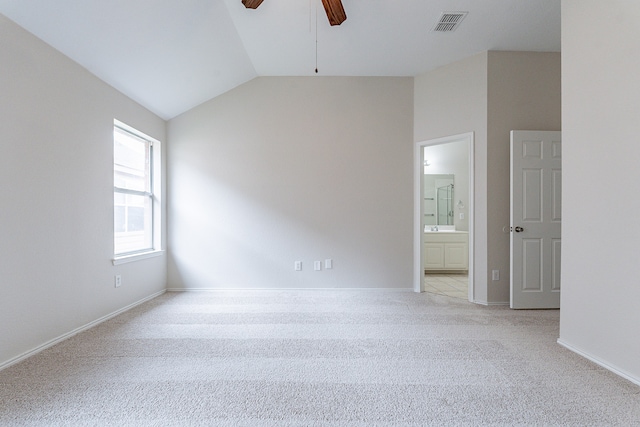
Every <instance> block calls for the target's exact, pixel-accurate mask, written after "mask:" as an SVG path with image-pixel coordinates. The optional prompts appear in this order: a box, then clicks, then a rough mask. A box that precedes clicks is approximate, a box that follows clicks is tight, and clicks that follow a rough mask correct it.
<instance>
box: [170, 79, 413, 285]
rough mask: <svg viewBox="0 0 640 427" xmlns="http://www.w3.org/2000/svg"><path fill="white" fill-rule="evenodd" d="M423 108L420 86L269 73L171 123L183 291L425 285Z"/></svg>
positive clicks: (175, 268) (173, 235)
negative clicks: (419, 168) (416, 154)
mask: <svg viewBox="0 0 640 427" xmlns="http://www.w3.org/2000/svg"><path fill="white" fill-rule="evenodd" d="M412 105H413V79H412V78H360V77H299V78H297V77H296V78H293V77H262V78H257V79H254V80H252V81H250V82H248V83H246V84H244V85H242V86H240V87H238V88H236V89H234V90H232V91H230V92H228V93H226V94H224V95H222V96H220V97H217V98H215V99H213V100H211V101H208V102H206V103H205V104H203V105H201V106H199V107H197V108H195V109H193V110H191V111H189V112H187V113H185V114H183V115H181V116H179V117H177V118H175V119H173V120H171V121H170V122H169V127H168V132H169V140H170V145H169V147H168V151H169V152H168V158H169V163H168V192H169V206H170V210H169V230H170V235H169V253H170V261H169V287H170V288H179V289H184V288H188V289H193V288H292V287H300V288H310V287H341V288H345V287H374V288H375V287H379V288H380V287H389V288H393V287H396V288H397V287H400V288H411V287H412V257H413V255H412V250H413V237H412V221H413V163H412V162H413V147H412V138H411V132H412V129H413V124H412ZM328 258H330V259H333V262H334V263H333V267H334V268H333V269H331V270H324V269H323V270H322V271H321V272H316V271H313V268H312V263H313V261H315V260H324V259H328ZM297 260H300V261H302V262H303V270H302V271H301V272H296V271H294V268H293V267H294V262H295V261H297Z"/></svg>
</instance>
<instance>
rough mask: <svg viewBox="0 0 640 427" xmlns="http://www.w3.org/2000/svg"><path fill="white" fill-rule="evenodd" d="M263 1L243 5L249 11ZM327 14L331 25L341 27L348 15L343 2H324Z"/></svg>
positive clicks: (337, 0)
mask: <svg viewBox="0 0 640 427" xmlns="http://www.w3.org/2000/svg"><path fill="white" fill-rule="evenodd" d="M262 1H263V0H242V4H243V5H244V6H245V7H246V8H247V9H257V8H258V6H260V4H262ZM322 5H323V6H324V10H325V12H327V18H329V24H331V25H340V24H342V23H343V22H344V21H345V20H346V19H347V14H346V13H345V12H344V7H342V0H322Z"/></svg>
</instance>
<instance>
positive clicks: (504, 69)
mask: <svg viewBox="0 0 640 427" xmlns="http://www.w3.org/2000/svg"><path fill="white" fill-rule="evenodd" d="M414 98H415V111H414V122H415V132H414V141H416V142H417V143H419V142H421V141H425V140H429V139H434V138H439V137H444V136H449V135H455V134H461V133H465V132H474V141H475V150H474V167H475V174H474V185H475V189H474V192H473V194H474V203H475V218H474V222H475V224H474V225H475V227H474V233H475V236H474V237H475V241H474V270H473V271H474V272H473V274H474V286H475V293H474V299H475V300H476V301H477V302H480V303H486V304H501V303H508V301H509V251H510V250H509V234H507V233H504V232H503V231H502V229H503V227H504V226H508V225H509V197H510V196H509V193H510V190H509V182H510V177H509V153H510V148H509V132H510V131H511V130H514V129H515V130H559V129H560V107H561V105H560V54H559V53H537V52H493V51H491V52H485V53H482V54H479V55H476V56H473V57H471V58H467V59H465V60H462V61H459V62H455V63H453V64H450V65H447V66H445V67H442V68H440V69H437V70H435V71H432V72H429V73H426V74H423V75H421V76H418V77H416V79H415V94H414ZM496 269H497V270H500V280H499V281H491V280H490V277H489V275H490V272H491V270H496Z"/></svg>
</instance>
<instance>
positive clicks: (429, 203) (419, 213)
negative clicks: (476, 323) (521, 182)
mask: <svg viewBox="0 0 640 427" xmlns="http://www.w3.org/2000/svg"><path fill="white" fill-rule="evenodd" d="M425 153H427V155H425ZM473 153H474V138H473V132H469V133H464V134H459V135H452V136H448V137H443V138H437V139H432V140H427V141H421V142H418V143H416V145H415V150H414V159H415V162H414V290H415V291H416V292H424V291H425V274H424V272H425V267H426V261H425V259H426V258H427V256H426V253H427V251H429V254H430V257H429V263H430V265H429V267H430V270H429V271H430V272H433V273H437V274H438V275H440V273H446V272H447V271H449V270H447V268H451V269H452V270H460V269H462V270H463V269H464V267H467V268H468V269H467V272H468V290H467V299H468V300H469V301H471V302H473V301H474V300H475V299H474V286H473V260H474V256H473V241H474V238H473V236H474V234H473V218H474V210H473V206H474V203H473V199H474V196H473V195H474V191H473V189H474V185H473V176H474V169H473V163H474V162H473V158H474V155H473ZM425 173H426V175H425ZM456 175H457V178H456ZM443 179H451V180H452V184H453V185H452V186H451V187H449V184H448V183H444V184H445V185H441V184H443ZM430 180H432V181H433V182H434V184H435V185H434V189H433V193H434V195H433V200H431V199H432V198H431V197H426V196H428V195H426V191H427V190H430V188H431V186H432V185H431V182H430ZM456 182H457V190H458V191H456ZM438 185H440V187H443V186H446V187H447V188H446V189H440V188H439V187H438V188H437V186H438ZM427 187H429V188H427ZM444 192H446V193H447V194H448V197H446V199H447V200H446V203H449V205H448V206H447V208H446V210H447V213H446V214H445V215H439V214H438V200H437V199H438V195H439V194H440V195H442V194H443V193H444ZM425 199H427V200H425ZM442 203H443V202H441V204H442ZM440 210H443V208H442V206H440ZM432 211H433V212H432ZM440 213H442V212H440ZM438 217H442V221H445V217H446V221H447V223H446V224H444V222H443V224H439V223H438V221H439V218H438ZM431 222H434V224H431ZM456 227H457V230H456ZM450 231H456V233H451V232H450ZM427 234H428V237H427V238H425V235H427ZM454 234H455V235H456V236H455V237H454ZM436 236H437V238H442V240H443V242H444V241H446V242H445V243H442V244H441V243H440V242H439V241H437V242H436V243H432V242H431V241H432V240H433V239H436V240H437V238H436ZM462 238H464V239H465V241H466V242H465V246H466V247H467V248H468V249H467V250H466V253H465V254H464V255H462V250H461V247H462V246H461V243H460V242H457V240H458V239H462ZM425 240H429V242H425ZM449 240H452V242H451V243H449V242H448V241H449ZM454 241H455V242H454ZM425 243H426V245H425ZM426 246H428V247H426ZM438 253H442V257H443V259H442V260H441V264H440V265H439V266H437V265H435V264H434V263H433V260H434V258H433V256H431V254H433V255H435V257H436V258H437V256H438V255H437V254H438ZM446 254H449V256H450V257H451V256H457V258H456V259H455V260H454V261H453V262H454V263H455V264H451V263H449V264H446V261H445V256H446ZM461 256H464V257H466V259H463V260H462V261H463V262H462V263H461V260H460V257H461ZM449 259H451V260H453V258H449ZM435 262H436V263H438V262H440V261H438V260H437V259H436V260H435ZM452 267H453V268H452ZM439 270H441V271H439ZM434 277H435V276H434Z"/></svg>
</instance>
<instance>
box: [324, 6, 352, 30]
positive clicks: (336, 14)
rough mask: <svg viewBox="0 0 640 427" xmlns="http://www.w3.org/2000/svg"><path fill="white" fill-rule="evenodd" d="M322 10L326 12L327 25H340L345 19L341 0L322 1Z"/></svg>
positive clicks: (345, 15)
mask: <svg viewBox="0 0 640 427" xmlns="http://www.w3.org/2000/svg"><path fill="white" fill-rule="evenodd" d="M322 5H323V6H324V10H325V11H326V12H327V18H329V24H331V25H340V24H342V23H343V22H344V21H345V20H346V19H347V14H346V13H345V12H344V7H342V1H341V0H322Z"/></svg>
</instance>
